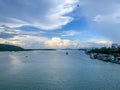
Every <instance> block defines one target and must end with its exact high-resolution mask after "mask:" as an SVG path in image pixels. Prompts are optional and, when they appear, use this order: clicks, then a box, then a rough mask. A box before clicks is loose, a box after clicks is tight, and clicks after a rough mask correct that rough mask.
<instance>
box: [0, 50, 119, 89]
mask: <svg viewBox="0 0 120 90" xmlns="http://www.w3.org/2000/svg"><path fill="white" fill-rule="evenodd" d="M68 52H69V55H66V54H65V53H66V51H64V50H61V51H60V50H58V51H32V52H0V90H119V89H120V65H119V64H113V63H110V62H103V61H99V60H91V59H89V57H88V56H86V55H85V54H84V52H82V51H77V50H73V51H68ZM26 56H28V57H26Z"/></svg>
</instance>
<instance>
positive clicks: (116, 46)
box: [111, 43, 119, 49]
mask: <svg viewBox="0 0 120 90" xmlns="http://www.w3.org/2000/svg"><path fill="white" fill-rule="evenodd" d="M118 47H119V45H118V44H117V43H113V44H112V46H111V48H113V49H117V48H118Z"/></svg>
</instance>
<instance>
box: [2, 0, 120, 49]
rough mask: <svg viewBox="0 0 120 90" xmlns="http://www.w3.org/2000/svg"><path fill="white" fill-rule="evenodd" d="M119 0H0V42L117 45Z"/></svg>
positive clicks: (37, 45) (53, 45) (33, 45)
mask: <svg viewBox="0 0 120 90" xmlns="http://www.w3.org/2000/svg"><path fill="white" fill-rule="evenodd" d="M119 29H120V0H0V43H2V44H3V43H4V44H12V45H17V46H21V47H23V48H40V49H41V48H61V49H64V48H91V47H103V46H107V47H109V46H111V44H112V43H118V44H120V39H119V38H120V35H119V33H120V30H119Z"/></svg>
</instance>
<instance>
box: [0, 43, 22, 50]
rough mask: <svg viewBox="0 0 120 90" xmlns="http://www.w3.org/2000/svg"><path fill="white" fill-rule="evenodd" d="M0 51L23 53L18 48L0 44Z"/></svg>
mask: <svg viewBox="0 0 120 90" xmlns="http://www.w3.org/2000/svg"><path fill="white" fill-rule="evenodd" d="M0 51H24V49H23V48H21V47H19V46H14V45H8V44H0Z"/></svg>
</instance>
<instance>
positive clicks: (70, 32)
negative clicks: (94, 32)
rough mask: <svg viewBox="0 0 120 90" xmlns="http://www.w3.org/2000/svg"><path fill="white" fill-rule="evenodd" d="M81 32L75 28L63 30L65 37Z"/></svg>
mask: <svg viewBox="0 0 120 90" xmlns="http://www.w3.org/2000/svg"><path fill="white" fill-rule="evenodd" d="M78 34H80V32H77V31H75V30H69V31H64V32H63V35H62V36H63V37H68V36H75V35H78Z"/></svg>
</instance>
